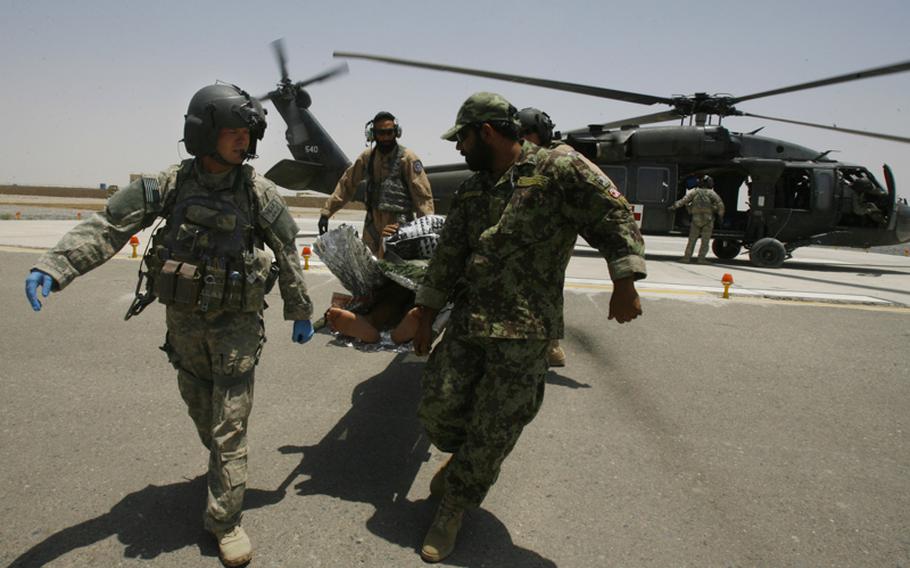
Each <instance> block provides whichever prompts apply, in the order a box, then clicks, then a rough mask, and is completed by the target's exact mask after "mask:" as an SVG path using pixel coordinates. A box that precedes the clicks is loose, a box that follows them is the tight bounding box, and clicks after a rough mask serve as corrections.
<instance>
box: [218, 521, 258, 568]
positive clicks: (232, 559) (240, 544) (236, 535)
mask: <svg viewBox="0 0 910 568" xmlns="http://www.w3.org/2000/svg"><path fill="white" fill-rule="evenodd" d="M215 538H217V539H218V554H219V556H221V561H222V562H224V565H225V566H243V565H244V564H246V563H247V562H249V561H250V560H252V558H253V545H252V543H250V537H248V536H247V535H246V531H245V530H243V527H241V526H240V525H237V526H236V527H234V528H232V529H231V530H229V531H228V532H226V533H223V534H222V535H220V536H219V535H215Z"/></svg>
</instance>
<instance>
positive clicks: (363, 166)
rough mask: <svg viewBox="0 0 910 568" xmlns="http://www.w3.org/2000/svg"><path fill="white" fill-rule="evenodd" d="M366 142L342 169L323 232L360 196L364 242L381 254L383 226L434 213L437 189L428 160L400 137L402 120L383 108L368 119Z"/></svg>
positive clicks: (328, 202)
mask: <svg viewBox="0 0 910 568" xmlns="http://www.w3.org/2000/svg"><path fill="white" fill-rule="evenodd" d="M365 134H366V139H367V143H370V144H371V143H373V142H375V143H376V146H375V148H374V147H372V146H371V147H369V148H367V149H366V150H364V151H363V153H362V154H360V156H358V158H357V160H355V161H354V163H353V164H351V167H349V168H348V169H347V171H345V172H344V174H342V176H341V179H340V180H338V184H337V185H336V186H335V191H334V192H333V193H332V195H331V197H329V198H328V199H327V200H326V202H325V205H324V206H323V207H322V210H321V211H320V215H319V234H320V235H322V234H324V233H325V232H326V231H328V230H329V217H331V216H332V215H334V214H335V212H337V211H338V210H339V209H341V208H342V207H344V206H345V204H347V203H348V202H349V201H351V200H352V199H354V198H355V196H358V197H359V198H360V199H362V200H363V201H364V202H365V203H366V206H367V215H366V219H364V223H363V242H364V243H366V245H367V246H368V247H369V248H370V250H371V251H372V252H373V254H375V255H376V256H378V257H381V256H382V252H381V245H382V237H383V231H384V230H385V231H386V234H387V235H388V234H391V233H392V232H394V231H395V229H397V226H398V225H399V224H401V223H406V222H408V221H411V220H413V219H414V217H415V215H416V216H417V217H422V216H424V215H432V214H433V194H432V192H431V190H430V180H429V179H428V178H427V174H426V172H424V171H423V164H422V163H421V162H420V158H418V157H417V154H415V153H414V152H413V151H412V150H410V149H408V148H405V147H404V146H402V145H401V144H399V143H398V139H399V138H400V137H401V126H399V125H398V121H397V120H396V119H395V117H394V116H393V115H392V113H389V112H385V111H382V112H379V113H378V114H377V115H376V116H375V117H373V120H371V121H369V122H368V123H367V124H366V131H365Z"/></svg>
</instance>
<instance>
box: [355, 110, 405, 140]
mask: <svg viewBox="0 0 910 568" xmlns="http://www.w3.org/2000/svg"><path fill="white" fill-rule="evenodd" d="M383 120H391V121H392V122H394V123H395V138H401V126H400V125H399V124H398V119H397V118H395V115H394V114H392V113H390V112H386V111H384V110H383V111H380V112H378V113H376V116H374V117H373V119H372V120H370V121H369V122H367V123H366V125H364V129H363V135H364V136H365V137H366V139H367V144H370V143H372V142H374V141H375V140H376V133H375V131H374V130H373V124H374V123H376V122H380V121H383Z"/></svg>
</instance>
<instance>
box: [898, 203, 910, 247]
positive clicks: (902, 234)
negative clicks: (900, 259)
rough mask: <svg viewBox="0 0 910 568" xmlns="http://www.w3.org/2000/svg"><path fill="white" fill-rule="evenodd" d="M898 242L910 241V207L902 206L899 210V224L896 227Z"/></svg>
mask: <svg viewBox="0 0 910 568" xmlns="http://www.w3.org/2000/svg"><path fill="white" fill-rule="evenodd" d="M894 235H895V236H896V237H897V242H899V243H905V242H907V241H910V206H907V205H900V206H899V208H898V210H897V223H896V224H895V226H894Z"/></svg>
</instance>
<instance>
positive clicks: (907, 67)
mask: <svg viewBox="0 0 910 568" xmlns="http://www.w3.org/2000/svg"><path fill="white" fill-rule="evenodd" d="M904 71H910V61H904V62H902V63H895V64H893V65H885V66H884V67H875V68H873V69H866V70H864V71H855V72H853V73H847V74H846V75H838V76H837V77H830V78H828V79H819V80H818V81H809V82H808V83H800V84H798V85H791V86H789V87H781V88H779V89H773V90H770V91H763V92H761V93H755V94H752V95H746V96H744V97H734V98H733V104H736V103H740V102H742V101H748V100H752V99H757V98H760V97H770V96H771V95H780V94H782V93H792V92H794V91H803V90H805V89H814V88H815V87H824V86H825V85H834V84H836V83H846V82H849V81H857V80H859V79H868V78H869V77H878V76H880V75H891V74H892V73H902V72H904Z"/></svg>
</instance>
